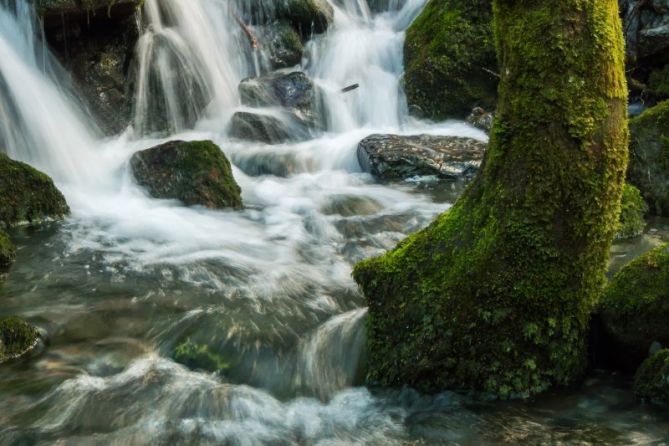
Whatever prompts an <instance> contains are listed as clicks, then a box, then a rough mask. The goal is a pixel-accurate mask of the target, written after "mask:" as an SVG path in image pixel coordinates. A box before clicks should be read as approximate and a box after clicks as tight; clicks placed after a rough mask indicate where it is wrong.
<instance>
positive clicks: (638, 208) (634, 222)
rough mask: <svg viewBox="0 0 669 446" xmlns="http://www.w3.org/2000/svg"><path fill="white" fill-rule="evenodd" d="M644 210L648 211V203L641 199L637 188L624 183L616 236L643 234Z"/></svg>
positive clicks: (618, 237)
mask: <svg viewBox="0 0 669 446" xmlns="http://www.w3.org/2000/svg"><path fill="white" fill-rule="evenodd" d="M646 212H648V205H647V204H646V202H645V201H643V197H641V192H639V189H637V188H636V187H634V186H632V185H631V184H625V186H624V187H623V198H622V205H621V209H620V221H619V225H618V232H617V233H616V238H617V239H627V238H632V237H636V236H638V235H641V234H643V231H644V229H645V228H646V221H645V220H644V215H646Z"/></svg>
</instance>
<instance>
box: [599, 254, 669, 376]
mask: <svg viewBox="0 0 669 446" xmlns="http://www.w3.org/2000/svg"><path fill="white" fill-rule="evenodd" d="M600 310H601V315H602V321H603V323H604V327H605V329H606V331H607V334H608V336H609V337H610V338H611V341H612V342H613V343H614V346H615V349H616V351H617V352H619V355H620V356H621V357H625V358H628V359H627V362H630V363H632V364H634V363H636V364H638V363H640V362H641V361H642V360H643V359H644V358H645V357H646V355H647V354H648V349H649V348H650V346H651V345H652V343H653V342H655V341H659V342H661V343H663V344H666V345H669V324H667V321H669V252H668V251H667V245H663V246H660V247H659V248H656V249H654V250H653V251H650V252H649V253H647V254H645V255H643V256H641V257H639V258H638V259H636V260H634V261H633V262H631V263H630V264H629V265H627V266H625V267H624V268H623V269H622V270H621V271H620V272H619V273H618V274H616V275H615V277H614V278H613V280H612V281H611V283H610V284H609V286H608V287H607V288H606V291H605V292H604V295H603V296H602V299H601V302H600Z"/></svg>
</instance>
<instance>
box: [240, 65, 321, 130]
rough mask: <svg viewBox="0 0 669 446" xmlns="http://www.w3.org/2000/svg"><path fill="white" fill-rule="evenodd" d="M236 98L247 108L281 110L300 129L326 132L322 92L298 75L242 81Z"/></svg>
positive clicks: (282, 74) (297, 73) (285, 74)
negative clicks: (281, 108)
mask: <svg viewBox="0 0 669 446" xmlns="http://www.w3.org/2000/svg"><path fill="white" fill-rule="evenodd" d="M239 95H240V97H241V101H242V104H244V105H247V106H249V107H283V108H285V109H287V111H289V112H290V113H292V114H293V115H294V116H293V120H294V121H296V122H297V123H299V124H300V125H301V126H303V127H306V128H313V129H324V128H325V119H324V116H323V105H322V100H323V99H322V97H323V96H322V92H321V91H320V90H319V89H318V88H317V87H316V85H315V84H314V83H313V81H312V80H311V79H309V77H308V76H307V75H306V74H304V73H303V72H301V71H294V72H292V73H285V72H276V73H271V74H268V75H265V76H261V77H255V78H248V79H244V80H243V81H242V82H241V83H240V84H239Z"/></svg>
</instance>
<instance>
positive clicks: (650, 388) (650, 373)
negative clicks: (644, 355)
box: [634, 349, 669, 405]
mask: <svg viewBox="0 0 669 446" xmlns="http://www.w3.org/2000/svg"><path fill="white" fill-rule="evenodd" d="M634 393H635V394H636V396H638V397H639V398H642V399H644V400H646V401H649V402H651V403H654V404H663V405H667V404H669V350H668V349H664V350H660V351H658V352H656V353H655V354H654V355H653V356H651V357H650V358H648V359H647V360H646V361H644V363H643V364H642V365H641V367H640V368H639V370H638V371H637V373H636V376H635V378H634Z"/></svg>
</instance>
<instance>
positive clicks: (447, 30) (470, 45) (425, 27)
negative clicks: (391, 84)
mask: <svg viewBox="0 0 669 446" xmlns="http://www.w3.org/2000/svg"><path fill="white" fill-rule="evenodd" d="M496 60H497V59H496V55H495V48H494V43H493V33H492V2H491V1H490V0H430V1H429V3H428V4H427V6H425V9H424V10H423V12H422V13H421V14H420V16H419V17H418V18H417V19H416V20H415V21H414V22H413V24H412V25H411V26H410V27H409V29H408V30H407V33H406V42H405V44H404V64H405V77H404V83H405V90H406V94H407V100H408V102H409V107H410V110H411V111H412V113H413V114H415V115H421V116H423V117H426V118H430V119H435V120H442V119H446V118H460V119H464V118H465V117H466V116H467V114H468V113H469V112H470V111H471V110H472V108H473V107H475V106H480V107H483V108H485V109H488V110H492V109H494V105H495V103H496V98H497V82H498V78H497V77H496V75H495V74H494V73H495V72H496V71H497V62H496Z"/></svg>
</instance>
